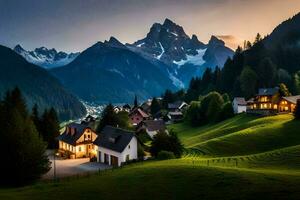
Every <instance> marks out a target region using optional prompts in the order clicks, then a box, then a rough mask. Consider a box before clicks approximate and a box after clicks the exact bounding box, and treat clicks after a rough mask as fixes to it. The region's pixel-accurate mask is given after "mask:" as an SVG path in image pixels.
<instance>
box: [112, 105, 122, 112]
mask: <svg viewBox="0 0 300 200" xmlns="http://www.w3.org/2000/svg"><path fill="white" fill-rule="evenodd" d="M121 111H123V108H122V107H121V106H114V112H115V113H118V112H121Z"/></svg>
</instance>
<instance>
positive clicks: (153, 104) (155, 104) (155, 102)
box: [150, 97, 161, 115]
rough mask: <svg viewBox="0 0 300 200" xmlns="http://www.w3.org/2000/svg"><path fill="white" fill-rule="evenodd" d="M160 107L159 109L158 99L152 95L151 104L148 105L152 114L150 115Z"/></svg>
mask: <svg viewBox="0 0 300 200" xmlns="http://www.w3.org/2000/svg"><path fill="white" fill-rule="evenodd" d="M160 109H161V106H160V103H159V102H158V100H157V99H156V98H155V97H154V98H153V99H152V102H151V106H150V110H151V114H152V115H155V114H156V113H157V112H158V111H160Z"/></svg>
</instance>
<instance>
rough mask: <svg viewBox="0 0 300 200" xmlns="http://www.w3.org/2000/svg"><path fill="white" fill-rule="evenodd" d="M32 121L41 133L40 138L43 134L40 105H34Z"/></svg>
mask: <svg viewBox="0 0 300 200" xmlns="http://www.w3.org/2000/svg"><path fill="white" fill-rule="evenodd" d="M31 120H32V121H33V123H34V125H35V127H36V129H37V131H38V132H39V136H42V133H41V119H40V116H39V111H38V105H37V104H34V106H33V108H32V112H31Z"/></svg>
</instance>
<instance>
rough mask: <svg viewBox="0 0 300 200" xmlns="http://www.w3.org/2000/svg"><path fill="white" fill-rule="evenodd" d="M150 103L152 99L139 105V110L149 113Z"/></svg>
mask: <svg viewBox="0 0 300 200" xmlns="http://www.w3.org/2000/svg"><path fill="white" fill-rule="evenodd" d="M151 104H152V99H148V100H147V101H145V102H144V103H142V105H141V106H140V108H141V110H142V111H144V112H145V113H150V112H151Z"/></svg>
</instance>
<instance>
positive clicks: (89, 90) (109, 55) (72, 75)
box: [51, 37, 175, 103]
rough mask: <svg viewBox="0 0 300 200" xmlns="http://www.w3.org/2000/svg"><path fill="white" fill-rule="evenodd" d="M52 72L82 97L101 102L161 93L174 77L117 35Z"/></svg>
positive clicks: (127, 99)
mask: <svg viewBox="0 0 300 200" xmlns="http://www.w3.org/2000/svg"><path fill="white" fill-rule="evenodd" d="M51 72H52V73H53V74H54V75H55V76H56V77H58V78H59V79H60V80H61V81H62V83H63V84H64V85H65V86H66V87H67V88H69V89H70V90H71V91H72V92H74V93H75V94H77V95H78V96H79V97H80V98H82V99H84V100H87V101H97V102H114V103H122V102H131V101H132V100H133V97H134V95H135V94H137V95H138V96H139V98H141V99H146V98H149V97H152V96H158V95H161V93H162V92H163V91H164V90H165V89H167V88H169V89H175V86H174V84H173V83H172V81H171V80H170V79H169V78H168V77H167V76H166V75H165V74H164V72H162V71H161V70H160V69H159V68H157V66H156V65H154V64H153V63H151V62H149V61H148V60H146V59H145V58H143V57H141V56H139V55H138V54H136V53H134V52H132V51H130V50H129V49H128V48H127V47H126V46H125V45H123V44H122V43H120V42H119V41H118V40H117V39H115V38H113V37H112V38H110V40H109V41H105V42H104V43H103V42H98V43H96V44H94V45H93V46H91V47H90V48H88V49H86V50H85V51H83V52H82V53H81V54H80V55H79V56H78V57H77V58H76V59H75V60H74V61H73V62H71V63H70V64H68V65H66V66H64V67H59V68H55V69H52V70H51Z"/></svg>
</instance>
